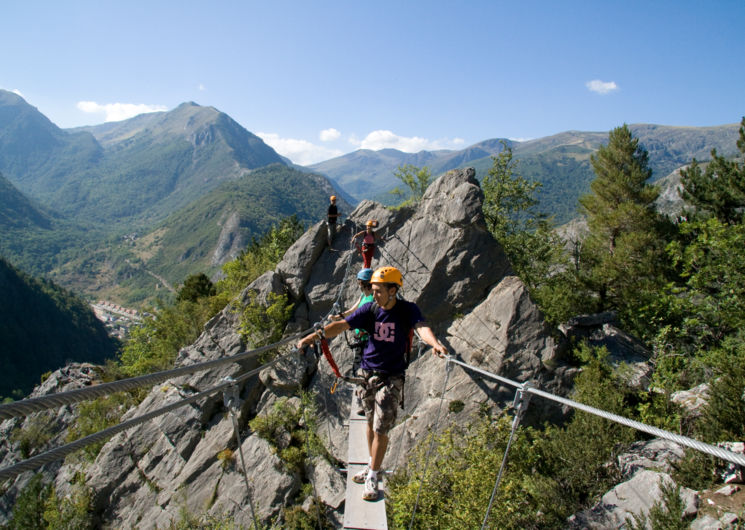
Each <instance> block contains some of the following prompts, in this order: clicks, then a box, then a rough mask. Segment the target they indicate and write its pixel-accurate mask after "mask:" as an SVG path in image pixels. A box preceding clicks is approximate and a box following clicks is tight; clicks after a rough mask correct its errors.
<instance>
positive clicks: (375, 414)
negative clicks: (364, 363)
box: [355, 370, 404, 434]
mask: <svg viewBox="0 0 745 530" xmlns="http://www.w3.org/2000/svg"><path fill="white" fill-rule="evenodd" d="M360 372H361V373H362V374H363V375H364V376H365V378H366V379H367V384H366V385H364V386H363V385H359V386H358V387H357V389H356V390H355V393H356V394H357V397H358V398H359V400H360V402H361V403H362V408H363V409H364V411H365V418H367V421H368V422H369V421H372V424H373V430H374V431H375V432H376V433H378V434H388V432H389V431H390V430H391V429H392V428H393V424H394V423H396V414H397V413H398V406H399V404H400V403H401V395H402V393H403V390H404V376H403V374H401V375H394V376H391V377H380V376H378V375H372V372H368V371H366V370H360Z"/></svg>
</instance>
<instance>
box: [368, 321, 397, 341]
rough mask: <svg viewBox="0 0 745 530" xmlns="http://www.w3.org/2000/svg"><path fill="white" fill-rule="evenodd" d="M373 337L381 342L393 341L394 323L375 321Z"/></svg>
mask: <svg viewBox="0 0 745 530" xmlns="http://www.w3.org/2000/svg"><path fill="white" fill-rule="evenodd" d="M373 338H374V339H375V340H379V341H382V342H394V341H395V340H396V323H395V322H376V323H375V335H373Z"/></svg>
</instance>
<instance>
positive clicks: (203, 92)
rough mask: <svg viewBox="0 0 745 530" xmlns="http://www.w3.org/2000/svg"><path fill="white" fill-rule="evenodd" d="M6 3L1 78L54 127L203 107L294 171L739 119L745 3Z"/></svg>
mask: <svg viewBox="0 0 745 530" xmlns="http://www.w3.org/2000/svg"><path fill="white" fill-rule="evenodd" d="M0 13H1V15H0V50H2V52H1V53H0V88H2V89H5V90H12V91H14V92H16V93H17V94H19V95H21V96H22V97H23V98H24V99H25V100H26V101H27V102H28V103H29V104H31V105H33V106H35V107H36V108H38V109H39V111H41V112H42V113H43V114H45V115H46V116H47V117H48V118H49V119H50V120H52V122H54V123H55V124H56V125H58V126H59V127H62V128H71V127H77V126H81V125H97V124H101V123H104V122H107V121H118V120H122V119H127V118H130V117H132V116H134V115H136V114H140V113H143V112H152V111H164V110H171V109H174V108H175V107H177V106H178V105H179V104H181V103H183V102H186V101H193V102H196V103H198V104H199V105H203V106H211V107H215V108H216V109H217V110H219V111H221V112H225V113H226V114H228V115H229V116H230V117H232V118H233V119H234V120H236V121H237V122H238V123H239V124H240V125H242V126H243V127H244V128H246V129H247V130H249V131H251V132H252V133H254V134H256V135H258V136H260V137H261V138H262V139H264V141H265V142H266V143H268V144H269V145H271V146H272V147H273V148H274V149H275V150H276V151H277V152H279V153H280V154H282V155H284V156H286V157H288V158H290V159H291V160H292V161H293V162H295V163H298V164H301V165H309V164H313V163H316V162H320V161H323V160H328V159H331V158H335V157H337V156H341V155H343V154H346V153H349V152H352V151H355V150H357V149H373V150H377V149H382V148H395V149H399V150H401V151H405V152H418V151H420V150H425V149H426V150H435V149H463V148H465V147H467V146H469V145H473V144H475V143H477V142H480V141H483V140H487V139H492V138H511V139H515V140H527V139H532V138H541V137H544V136H550V135H552V134H557V133H559V132H563V131H568V130H579V131H610V130H611V129H613V128H614V127H618V126H620V125H622V124H624V123H628V124H633V123H655V124H660V125H676V126H713V125H722V124H727V123H737V122H739V121H740V119H741V118H742V117H743V116H745V97H744V96H745V67H744V65H743V60H744V59H743V58H744V57H745V53H744V52H745V35H744V34H743V32H742V28H743V27H745V0H721V1H718V0H712V1H709V2H704V1H701V0H659V1H655V0H645V1H636V0H618V1H616V0H584V1H579V0H561V1H557V0H554V1H548V0H524V1H518V2H516V1H514V0H509V1H502V0H491V1H486V0H472V1H469V0H460V1H455V0H453V1H441V0H428V1H426V2H424V1H416V0H410V1H407V0H397V1H388V0H375V1H367V2H365V1H361V0H346V1H341V0H338V1H326V0H313V1H307V0H306V1H300V0H298V1H285V0H272V1H269V2H267V1H266V0H263V1H261V2H258V1H253V0H241V1H237V0H236V1H231V0H224V1H220V0H218V1H216V2H211V3H207V2H204V1H200V2H197V1H191V0H179V1H165V0H164V1H159V0H147V1H140V0H128V1H126V2H113V1H108V0H95V1H76V0H68V1H66V2H60V1H58V0H54V1H36V0H26V1H23V2H11V1H7V2H3V3H2V7H1V8H0Z"/></svg>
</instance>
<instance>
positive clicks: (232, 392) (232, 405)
mask: <svg viewBox="0 0 745 530" xmlns="http://www.w3.org/2000/svg"><path fill="white" fill-rule="evenodd" d="M222 380H223V382H225V383H227V385H228V386H226V387H225V389H224V390H223V391H222V400H223V404H224V405H225V408H226V409H228V410H229V411H230V419H231V420H232V421H233V432H234V433H235V441H236V443H237V444H238V452H239V453H240V455H241V467H242V468H243V479H244V480H245V481H246V493H247V495H248V504H249V506H250V508H251V517H252V518H253V520H254V526H255V527H256V528H257V529H259V528H261V526H260V525H259V519H258V518H257V517H256V511H255V510H254V503H253V498H252V496H251V486H250V485H249V483H248V471H247V470H246V461H245V460H244V458H243V441H242V440H241V431H240V428H239V427H238V418H237V412H238V410H239V409H240V406H241V403H242V402H241V400H240V398H239V397H238V384H237V382H236V380H235V379H233V378H232V377H224V378H223V379H222Z"/></svg>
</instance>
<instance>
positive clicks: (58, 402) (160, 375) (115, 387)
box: [0, 328, 313, 421]
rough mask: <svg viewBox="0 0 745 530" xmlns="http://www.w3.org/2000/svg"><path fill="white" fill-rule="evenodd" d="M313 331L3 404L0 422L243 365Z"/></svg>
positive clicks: (310, 329)
mask: <svg viewBox="0 0 745 530" xmlns="http://www.w3.org/2000/svg"><path fill="white" fill-rule="evenodd" d="M311 331H313V328H309V329H307V330H305V331H301V332H299V333H295V334H293V335H291V336H289V337H287V338H285V339H282V340H280V341H279V342H275V343H274V344H269V345H267V346H262V347H259V348H256V349H253V350H249V351H245V352H241V353H237V354H235V355H231V356H229V357H222V358H220V359H213V360H211V361H204V362H201V363H196V364H191V365H188V366H181V367H179V368H172V369H170V370H164V371H161V372H155V373H153V374H146V375H140V376H137V377H130V378H128V379H121V380H119V381H112V382H111V383H102V384H100V385H95V386H90V387H85V388H79V389H76V390H69V391H67V392H60V393H58V394H50V395H47V396H40V397H36V398H30V399H22V400H20V401H14V402H12V403H6V404H2V405H0V421H1V420H5V419H10V418H15V417H18V416H28V415H29V414H31V413H33V412H39V411H41V410H45V409H51V408H59V407H62V406H64V405H72V404H74V403H78V402H80V401H86V400H88V399H93V398H97V397H101V396H105V395H108V394H113V393H115V392H123V391H127V390H134V389H135V388H139V387H142V386H152V385H155V384H156V383H160V382H162V381H166V380H168V379H172V378H174V377H179V376H182V375H188V374H192V373H195V372H201V371H204V370H210V369H212V368H216V367H218V366H222V365H225V364H231V363H235V362H238V361H243V360H245V359H249V358H252V357H255V356H257V355H260V354H261V353H264V352H267V351H270V350H273V349H275V348H278V347H279V346H282V345H285V344H288V343H290V342H292V341H294V340H296V339H297V338H298V337H299V336H302V335H305V334H307V333H310V332H311Z"/></svg>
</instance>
